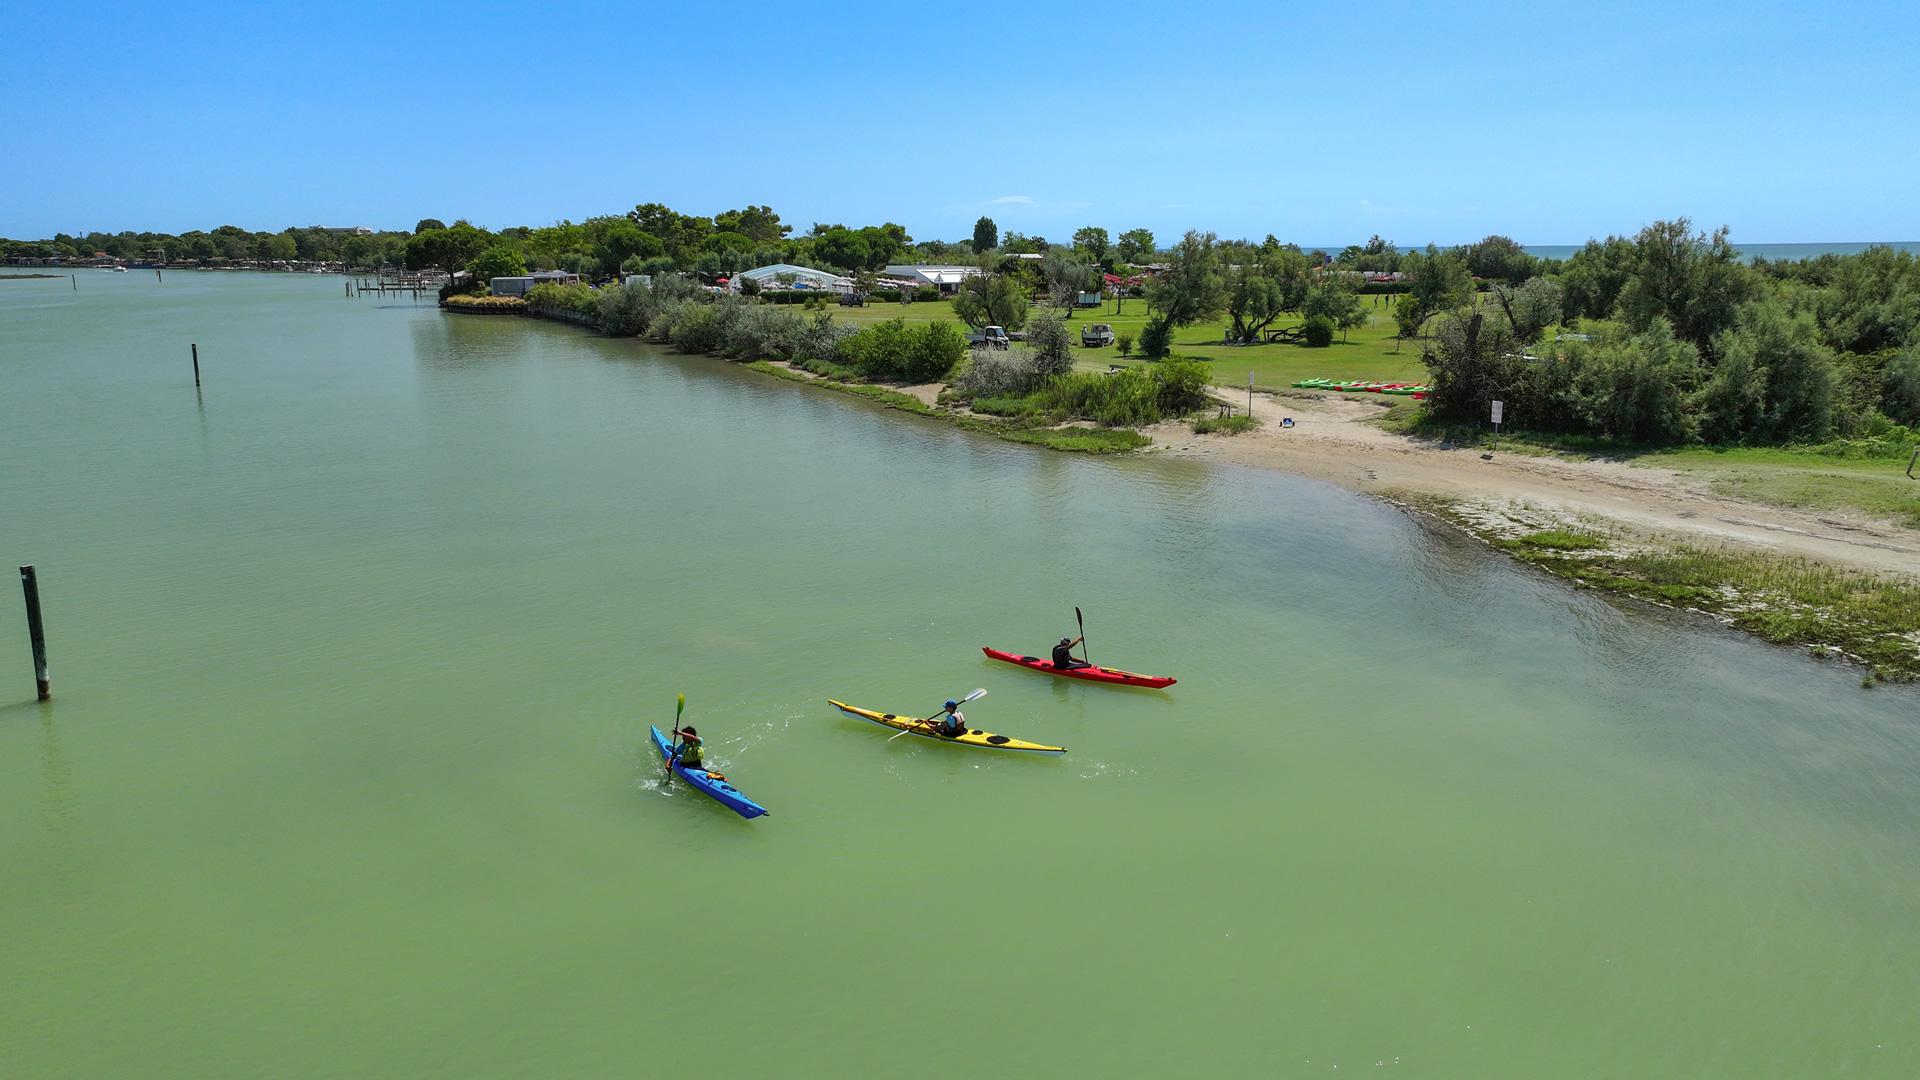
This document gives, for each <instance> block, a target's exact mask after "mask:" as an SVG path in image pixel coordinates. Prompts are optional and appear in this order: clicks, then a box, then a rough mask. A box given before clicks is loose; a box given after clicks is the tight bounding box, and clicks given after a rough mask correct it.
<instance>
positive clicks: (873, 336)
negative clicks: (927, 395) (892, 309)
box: [841, 319, 967, 383]
mask: <svg viewBox="0 0 1920 1080" xmlns="http://www.w3.org/2000/svg"><path fill="white" fill-rule="evenodd" d="M841 351H842V353H844V354H845V356H846V358H847V359H848V360H849V361H850V362H851V363H852V364H853V366H854V367H855V368H857V369H859V371H860V374H861V376H862V377H864V378H867V379H878V380H887V381H897V382H908V383H928V382H938V381H940V380H942V379H945V378H946V377H947V375H948V374H949V373H951V372H952V371H953V369H954V367H955V366H956V365H958V364H959V363H960V361H961V360H962V359H964V358H965V357H966V355H967V339H966V337H965V336H964V335H962V334H961V333H960V330H959V328H958V327H956V326H954V325H953V324H952V323H948V322H935V323H922V324H920V325H918V326H908V325H907V324H906V322H905V321H904V320H901V319H891V320H888V321H887V322H883V323H878V324H875V325H873V326H869V327H867V328H866V329H864V330H861V331H858V332H857V333H855V334H853V335H852V336H851V337H849V338H847V339H846V341H845V342H843V343H842V345H841Z"/></svg>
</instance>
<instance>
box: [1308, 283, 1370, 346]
mask: <svg viewBox="0 0 1920 1080" xmlns="http://www.w3.org/2000/svg"><path fill="white" fill-rule="evenodd" d="M1300 313H1301V314H1302V315H1305V316H1306V317H1307V321H1308V322H1309V323H1311V322H1312V321H1313V320H1314V319H1324V320H1326V323H1327V325H1328V326H1329V327H1331V328H1333V329H1337V330H1339V331H1340V334H1341V337H1340V340H1342V341H1345V340H1346V332H1347V331H1348V330H1351V329H1353V328H1354V327H1356V326H1365V325H1366V323H1367V308H1366V305H1365V304H1362V303H1361V302H1360V294H1359V293H1357V292H1355V291H1354V288H1353V282H1352V280H1351V279H1349V278H1348V277H1347V275H1345V274H1342V273H1339V272H1337V271H1322V272H1321V273H1320V274H1319V275H1317V276H1316V277H1315V279H1314V282H1313V284H1312V285H1311V286H1309V287H1308V288H1307V295H1306V298H1305V299H1304V300H1302V301H1301V302H1300Z"/></svg>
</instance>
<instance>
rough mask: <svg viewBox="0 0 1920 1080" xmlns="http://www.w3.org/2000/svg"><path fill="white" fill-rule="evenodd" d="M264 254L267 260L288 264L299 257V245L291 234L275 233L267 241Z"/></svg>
mask: <svg viewBox="0 0 1920 1080" xmlns="http://www.w3.org/2000/svg"><path fill="white" fill-rule="evenodd" d="M264 254H265V255H266V257H267V258H269V259H277V260H279V261H281V262H288V261H290V260H292V259H295V258H298V257H299V255H300V245H299V244H297V243H296V242H295V241H294V239H293V235H292V234H291V233H275V234H274V235H273V236H272V237H270V238H269V239H268V240H267V244H266V251H265V252H264Z"/></svg>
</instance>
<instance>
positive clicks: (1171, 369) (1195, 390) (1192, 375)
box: [1153, 360, 1213, 416]
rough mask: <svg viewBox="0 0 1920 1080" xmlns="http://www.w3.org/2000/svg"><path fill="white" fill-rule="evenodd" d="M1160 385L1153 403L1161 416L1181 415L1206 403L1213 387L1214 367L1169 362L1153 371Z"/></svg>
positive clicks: (1197, 361)
mask: <svg viewBox="0 0 1920 1080" xmlns="http://www.w3.org/2000/svg"><path fill="white" fill-rule="evenodd" d="M1153 377H1154V379H1155V380H1156V381H1157V382H1158V383H1159V384H1160V389H1159V393H1158V395H1157V399H1156V404H1157V405H1158V406H1159V408H1160V411H1161V413H1163V414H1165V415H1168V416H1181V415H1184V414H1186V413H1190V412H1192V411H1193V410H1195V409H1198V408H1200V407H1201V406H1203V405H1205V404H1206V403H1207V391H1208V390H1209V388H1211V387H1212V385H1213V367H1212V365H1210V364H1208V363H1207V362H1206V361H1204V360H1168V361H1165V362H1163V363H1161V364H1159V365H1157V366H1156V367H1155V368H1154V370H1153Z"/></svg>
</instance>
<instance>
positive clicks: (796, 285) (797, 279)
mask: <svg viewBox="0 0 1920 1080" xmlns="http://www.w3.org/2000/svg"><path fill="white" fill-rule="evenodd" d="M747 280H751V281H753V282H754V283H755V284H757V285H759V286H760V288H761V289H762V290H763V291H765V290H773V289H819V290H820V291H822V292H843V293H845V292H852V291H853V279H852V278H848V277H841V276H840V275H839V274H835V273H833V272H831V271H827V270H815V269H813V268H812V267H810V266H795V265H793V264H792V263H774V264H773V265H772V266H762V267H758V268H756V269H753V270H743V271H741V272H740V273H738V274H735V275H733V279H732V280H731V281H729V282H727V288H729V289H731V290H733V291H734V292H739V291H740V283H741V282H742V281H747Z"/></svg>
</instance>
